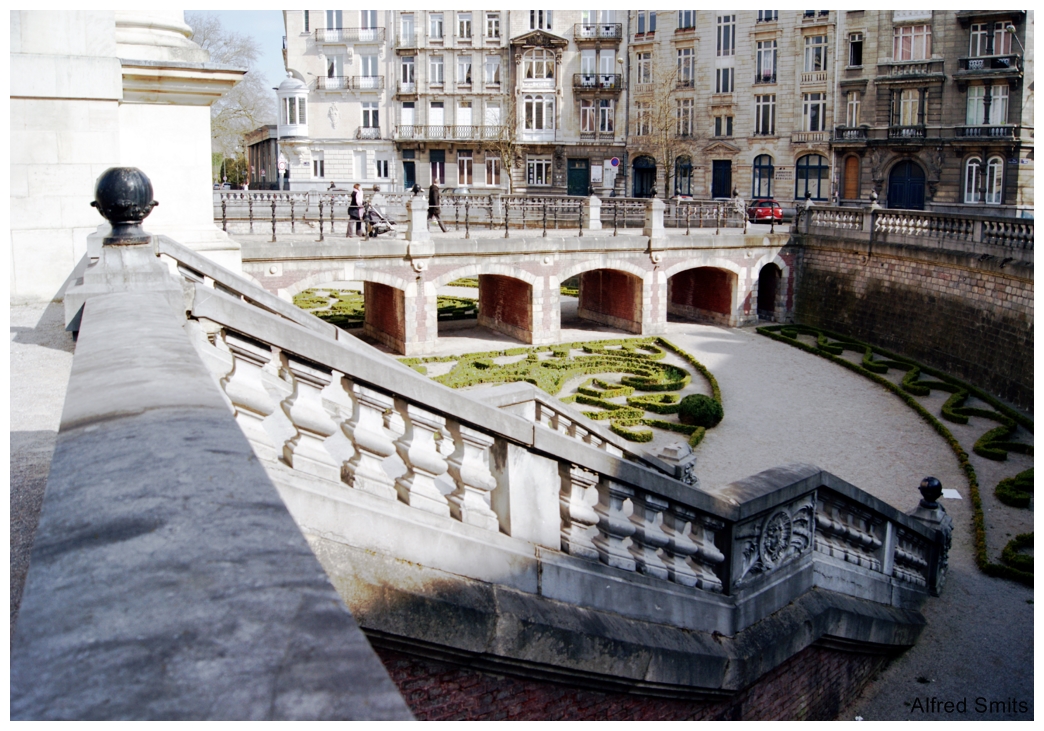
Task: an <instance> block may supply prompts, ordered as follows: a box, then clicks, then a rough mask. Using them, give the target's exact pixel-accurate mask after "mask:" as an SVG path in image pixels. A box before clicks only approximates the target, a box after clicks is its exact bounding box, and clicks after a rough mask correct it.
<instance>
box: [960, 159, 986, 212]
mask: <svg viewBox="0 0 1044 731" xmlns="http://www.w3.org/2000/svg"><path fill="white" fill-rule="evenodd" d="M981 185H982V160H980V159H979V158H977V157H973V158H971V159H970V160H968V162H966V163H964V202H965V203H978V202H979V200H980V195H981V191H980V190H979V187H980V186H981Z"/></svg>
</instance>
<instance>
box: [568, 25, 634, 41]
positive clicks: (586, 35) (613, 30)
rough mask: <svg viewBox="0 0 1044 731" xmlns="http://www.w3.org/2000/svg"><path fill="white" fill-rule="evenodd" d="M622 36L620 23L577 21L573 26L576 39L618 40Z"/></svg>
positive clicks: (574, 38)
mask: <svg viewBox="0 0 1044 731" xmlns="http://www.w3.org/2000/svg"><path fill="white" fill-rule="evenodd" d="M622 38H623V25H622V24H621V23H577V24H576V25H574V26H573V40H576V41H595V40H602V41H606V40H608V41H619V40H621V39H622Z"/></svg>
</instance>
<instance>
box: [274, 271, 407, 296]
mask: <svg viewBox="0 0 1044 731" xmlns="http://www.w3.org/2000/svg"><path fill="white" fill-rule="evenodd" d="M335 281H342V282H343V281H353V282H376V283H378V284H385V285H387V286H389V287H394V288H395V289H401V290H403V292H406V293H409V292H410V291H411V288H413V289H415V288H416V286H417V285H416V284H414V283H413V282H409V281H407V280H405V279H403V278H402V277H397V276H395V275H394V274H388V273H387V272H382V271H378V270H375V269H374V270H367V269H363V268H359V267H355V268H353V269H352V271H351V274H350V275H349V273H348V272H347V271H346V270H344V269H339V270H333V269H330V270H327V271H323V272H315V273H314V274H309V275H308V276H307V277H303V278H302V279H299V280H297V281H296V282H294V283H293V284H290V285H287V286H286V287H283V288H281V289H279V290H278V292H277V294H278V295H279V296H280V297H287V298H289V299H293V297H294V295H295V294H300V293H301V292H304V291H305V290H306V289H311V288H312V287H315V286H318V285H321V284H326V283H327V282H335Z"/></svg>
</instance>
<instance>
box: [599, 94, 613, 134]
mask: <svg viewBox="0 0 1044 731" xmlns="http://www.w3.org/2000/svg"><path fill="white" fill-rule="evenodd" d="M598 131H599V132H600V133H602V134H613V132H615V131H616V102H615V101H614V100H612V99H599V100H598Z"/></svg>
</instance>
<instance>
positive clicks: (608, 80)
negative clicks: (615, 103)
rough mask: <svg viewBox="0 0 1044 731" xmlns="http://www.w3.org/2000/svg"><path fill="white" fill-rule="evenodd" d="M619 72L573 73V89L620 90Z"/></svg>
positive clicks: (621, 77)
mask: <svg viewBox="0 0 1044 731" xmlns="http://www.w3.org/2000/svg"><path fill="white" fill-rule="evenodd" d="M621 89H623V76H622V75H621V74H573V91H620V90H621Z"/></svg>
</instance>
